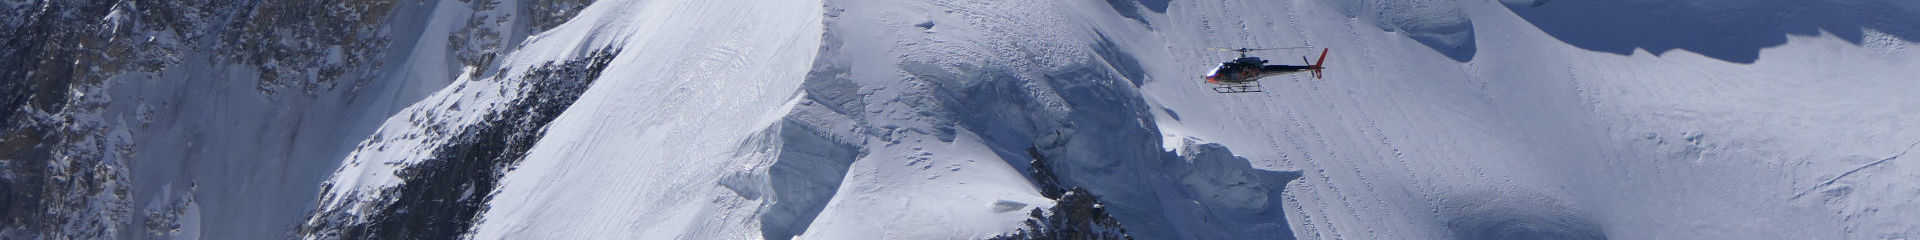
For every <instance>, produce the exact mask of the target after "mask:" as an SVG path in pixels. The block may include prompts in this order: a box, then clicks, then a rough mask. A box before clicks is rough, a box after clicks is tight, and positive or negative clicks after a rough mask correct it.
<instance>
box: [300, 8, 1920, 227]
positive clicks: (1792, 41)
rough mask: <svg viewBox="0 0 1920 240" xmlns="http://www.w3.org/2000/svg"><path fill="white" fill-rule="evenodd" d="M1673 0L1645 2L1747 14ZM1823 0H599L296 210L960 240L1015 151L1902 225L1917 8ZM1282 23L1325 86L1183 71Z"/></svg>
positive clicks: (1296, 79)
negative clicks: (1322, 52)
mask: <svg viewBox="0 0 1920 240" xmlns="http://www.w3.org/2000/svg"><path fill="white" fill-rule="evenodd" d="M1698 3H1699V4H1697V5H1688V6H1691V7H1689V8H1679V9H1680V10H1678V11H1681V12H1679V13H1668V12H1660V13H1661V14H1660V15H1655V16H1669V17H1672V16H1681V17H1674V18H1675V19H1692V17H1691V16H1692V15H1688V14H1690V13H1700V14H1714V13H1721V12H1720V11H1736V12H1737V11H1741V10H1753V8H1739V7H1727V8H1716V7H1715V6H1720V5H1714V4H1713V3H1714V2H1705V1H1702V2H1698ZM1835 4H1843V6H1853V7H1839V8H1834V9H1838V10H1829V11H1821V12H1816V13H1803V14H1804V15H1795V14H1794V13H1792V12H1787V13H1777V14H1723V15H1714V16H1727V17H1733V18H1757V19H1754V20H1753V21H1750V22H1754V23H1756V24H1758V23H1766V24H1774V23H1789V24H1781V25H1780V28H1790V27H1793V28H1794V29H1795V30H1796V31H1779V32H1780V33H1774V32H1773V31H1767V30H1771V29H1770V28H1768V27H1767V26H1764V25H1756V26H1746V25H1742V26H1741V27H1742V28H1740V29H1759V30H1755V31H1744V30H1743V32H1741V33H1742V34H1748V33H1752V32H1760V33H1762V34H1759V37H1766V38H1772V37H1783V38H1785V39H1786V41H1784V42H1780V43H1777V44H1772V45H1767V44H1760V45H1756V46H1751V47H1749V46H1746V45H1738V46H1732V47H1725V48H1711V49H1707V48H1703V46H1699V45H1685V44H1682V45H1671V47H1669V46H1670V45H1661V44H1666V43H1665V42H1658V41H1655V42H1653V43H1647V44H1644V45H1638V46H1633V45H1630V47H1639V48H1645V49H1647V50H1632V49H1636V48H1630V49H1629V51H1626V52H1618V51H1613V49H1612V48H1611V47H1614V45H1600V46H1596V45H1591V44H1589V43H1591V42H1594V41H1596V40H1594V39H1589V38H1591V37H1593V36H1592V35H1584V34H1566V33H1564V32H1562V30H1563V29H1561V28H1560V27H1559V26H1558V25H1555V24H1559V22H1554V21H1559V20H1561V19H1557V18H1552V17H1543V16H1554V15H1534V14H1535V13H1538V12H1536V11H1565V10H1560V9H1563V7H1568V6H1562V5H1563V4H1560V3H1553V2H1546V1H1532V2H1514V3H1510V4H1509V3H1500V2H1479V1H1460V2H1456V1H1306V0H1303V1H1281V2H1273V1H1235V0H1227V1H1152V0H1148V1H1027V2H1020V1H1015V2H1006V1H880V0H825V1H817V2H816V1H751V0H725V1H679V0H654V1H640V0H632V1H627V0H606V1H599V2H595V3H593V4H592V5H591V6H589V7H587V8H585V9H584V10H583V11H582V12H581V14H580V15H579V16H578V17H576V18H573V19H572V20H570V21H568V22H567V23H565V24H562V25H560V26H558V27H556V28H554V29H553V30H551V31H548V32H545V33H541V34H539V35H536V36H533V37H529V40H528V41H527V42H525V43H524V44H523V45H520V47H519V48H516V49H515V50H513V51H511V52H510V53H507V54H505V55H502V57H501V58H500V59H501V60H499V61H496V62H497V63H495V64H494V65H492V67H486V68H475V69H469V70H468V72H467V73H468V74H462V77H461V79H460V80H459V81H457V82H455V83H454V84H452V85H450V86H449V87H448V88H446V89H442V90H441V91H440V92H438V93H436V94H434V95H433V96H429V97H428V98H427V100H424V101H422V102H420V103H417V104H415V105H414V106H412V107H409V108H408V109H407V110H405V111H402V112H401V113H400V114H398V115H396V116H394V117H392V118H389V119H388V120H387V122H386V124H385V125H384V126H382V127H381V129H380V130H379V131H378V133H377V134H375V135H374V136H373V137H372V138H371V139H369V140H367V141H365V142H362V144H361V145H360V146H359V147H358V149H357V150H356V151H355V152H354V153H353V154H351V155H350V156H349V157H348V158H347V159H346V160H345V162H344V163H343V164H342V166H341V168H340V169H339V171H338V172H336V173H335V175H334V177H333V178H332V179H331V180H329V182H328V183H327V185H326V187H325V188H326V189H325V190H322V191H321V199H322V201H321V203H320V204H319V205H318V207H319V209H318V210H317V211H318V214H316V215H314V216H313V217H311V218H309V219H308V221H307V224H308V226H306V228H304V229H303V231H302V232H301V234H303V236H304V237H309V238H329V237H353V236H384V237H422V236H429V237H430V236H444V235H450V234H464V235H462V236H467V237H474V238H485V239H501V238H506V239H515V238H615V239H627V238H641V239H659V238H686V239H716V238H718V239H740V238H775V239H787V238H810V239H873V238H889V239H939V238H985V237H990V236H995V235H1000V234H1003V233H1008V232H1012V231H1014V230H1015V229H1016V228H1018V227H1021V224H1020V222H1021V221H1022V220H1025V219H1027V218H1028V217H1029V214H1028V213H1029V212H1030V211H1032V210H1034V209H1047V208H1049V207H1052V206H1053V205H1054V204H1055V203H1054V202H1053V200H1050V199H1049V198H1048V197H1047V196H1044V194H1042V192H1043V191H1046V190H1045V189H1046V188H1047V187H1045V186H1036V185H1037V184H1036V183H1035V181H1037V180H1033V179H1037V178H1039V177H1037V176H1038V174H1035V173H1034V172H1035V169H1030V166H1033V165H1029V162H1030V161H1032V160H1033V159H1035V158H1040V159H1046V161H1047V164H1048V165H1050V166H1052V167H1051V170H1047V172H1048V173H1050V174H1053V175H1057V176H1058V179H1059V180H1060V181H1061V184H1064V185H1070V186H1075V187H1082V188H1084V189H1086V190H1087V191H1089V192H1091V193H1093V194H1094V195H1097V196H1098V198H1099V200H1100V201H1101V203H1102V204H1103V205H1102V206H1104V208H1103V209H1104V210H1103V211H1104V213H1105V214H1110V215H1112V216H1113V217H1115V218H1116V219H1119V220H1120V221H1119V222H1120V223H1121V225H1122V226H1124V227H1125V228H1126V229H1127V231H1128V233H1129V234H1131V235H1132V236H1134V237H1138V238H1142V239H1271V238H1283V239H1284V238H1296V237H1297V238H1308V239H1349V238H1351V239H1449V238H1451V239H1508V238H1521V239H1532V238H1547V239H1862V238H1887V239H1900V238H1911V237H1913V236H1920V221H1916V220H1914V219H1913V218H1911V217H1907V216H1912V215H1914V214H1916V212H1914V211H1916V209H1915V208H1914V204H1915V200H1913V198H1911V196H1912V194H1914V193H1915V192H1920V185H1914V184H1913V182H1912V181H1911V180H1912V179H1914V177H1915V176H1920V170H1915V169H1913V168H1910V167H1902V166H1904V165H1901V164H1899V163H1900V162H1902V161H1904V160H1902V159H1900V156H1899V155H1900V154H1902V153H1904V152H1905V149H1907V148H1909V147H1911V145H1912V144H1913V143H1914V142H1915V141H1916V140H1920V132H1916V131H1915V128H1913V127H1914V123H1911V121H1906V120H1908V119H1920V113H1916V111H1914V110H1920V109H1915V108H1914V106H1920V105H1916V103H1920V102H1917V101H1920V98H1914V97H1910V96H1907V95H1910V94H1908V93H1911V92H1913V91H1914V90H1920V83H1916V82H1914V81H1913V80H1911V79H1912V78H1910V77H1903V76H1912V75H1914V74H1916V73H1920V62H1916V61H1915V60H1912V59H1913V56H1914V55H1916V54H1920V53H1916V52H1912V51H1909V50H1907V49H1909V47H1908V46H1909V45H1911V44H1913V42H1912V41H1909V40H1908V39H1912V38H1913V37H1914V34H1920V33H1916V32H1914V31H1913V27H1912V25H1902V24H1900V23H1899V22H1898V21H1899V20H1902V19H1907V18H1910V17H1902V16H1904V15H1898V14H1891V13H1888V12H1884V11H1881V10H1874V11H1864V10H1860V11H1853V10H1859V9H1879V8H1870V7H1872V6H1894V7H1893V8H1886V9H1894V10H1898V11H1896V12H1893V13H1911V12H1910V10H1913V9H1912V8H1911V7H1908V6H1907V5H1902V4H1901V3H1898V2H1893V1H1888V2H1877V1H1865V2H1846V3H1835ZM1565 5H1572V6H1573V7H1578V6H1583V5H1578V4H1565ZM1728 6H1732V5H1728ZM1861 6H1865V7H1861ZM1664 7H1670V5H1663V4H1661V3H1644V4H1642V3H1636V4H1634V5H1623V6H1622V7H1620V8H1623V9H1624V10H1620V11H1616V12H1633V10H1644V11H1655V12H1659V11H1667V10H1660V9H1666V8H1664ZM1632 8H1642V9H1632ZM1768 9H1771V8H1768ZM1849 9H1852V10H1849ZM1762 10H1764V9H1762ZM1755 11H1761V10H1755ZM1839 14H1858V15H1864V16H1869V17H1860V18H1852V16H1847V17H1849V18H1847V19H1854V20H1849V21H1838V22H1832V23H1840V24H1838V26H1835V25H1834V24H1829V23H1830V22H1821V24H1812V25H1813V26H1818V27H1816V28H1814V29H1815V31H1813V32H1812V33H1806V32H1801V31H1797V30H1798V29H1799V28H1797V26H1800V25H1793V24H1791V23H1802V22H1819V20H1820V19H1833V18H1840V17H1843V16H1837V15H1839ZM1873 16H1878V18H1876V17H1873ZM1809 19H1811V20H1809ZM1876 19H1878V20H1876ZM1856 20H1857V21H1856ZM1877 21H1893V22H1877ZM1739 23H1741V21H1724V22H1714V23H1711V24H1722V25H1724V24H1739ZM1711 24H1709V25H1707V26H1708V27H1707V28H1712V27H1715V26H1717V25H1711ZM1849 24H1851V25H1849ZM1908 24H1911V23H1908ZM1848 27H1852V28H1858V29H1861V30H1858V31H1853V30H1849V29H1845V28H1848ZM1829 28H1834V29H1829ZM1689 29H1694V30H1697V28H1696V27H1679V28H1666V29H1662V31H1659V32H1656V33H1658V34H1671V35H1679V36H1674V38H1682V39H1684V38H1686V37H1687V36H1712V34H1716V33H1715V32H1711V31H1689ZM1830 33H1840V34H1830ZM1847 33H1856V34H1858V36H1854V35H1851V34H1847ZM1769 34H1773V35H1769ZM1778 34H1785V35H1779V36H1775V35H1778ZM1626 39H1634V38H1626ZM1761 41H1762V42H1761V43H1766V42H1764V41H1765V40H1761ZM1291 46H1298V47H1310V48H1330V49H1332V50H1331V52H1332V54H1331V56H1329V57H1328V58H1327V63H1326V65H1327V66H1328V67H1329V69H1328V70H1327V78H1325V79H1312V78H1310V77H1306V76H1302V75H1295V76H1282V77H1274V78H1269V79H1266V80H1264V81H1263V82H1264V86H1265V88H1266V89H1267V90H1268V92H1265V93H1257V94H1218V93H1214V92H1212V91H1210V90H1207V87H1208V86H1207V85H1206V84H1205V83H1203V82H1200V81H1197V80H1195V79H1196V78H1198V74H1200V73H1203V72H1204V71H1205V70H1207V69H1206V68H1207V67H1211V66H1213V65H1214V64H1216V63H1217V62H1218V61H1222V60H1226V59H1228V58H1230V57H1232V55H1230V54H1229V53H1220V52H1214V51H1209V50H1207V48H1209V47H1291ZM1313 50H1318V49H1313ZM1669 50H1678V51H1669ZM1649 51H1654V52H1649ZM1693 51H1701V52H1705V54H1704V55H1703V54H1697V53H1694V52H1693ZM1745 51H1753V52H1754V53H1755V56H1757V57H1753V58H1752V59H1751V60H1750V61H1748V60H1747V58H1744V57H1740V55H1738V54H1739V53H1742V52H1745ZM1313 52H1317V51H1310V50H1307V49H1301V50H1297V51H1292V52H1288V51H1280V52H1261V53H1256V54H1255V55H1258V56H1263V57H1270V58H1272V59H1276V61H1275V63H1290V62H1291V60H1290V59H1291V58H1292V57H1293V56H1295V55H1308V54H1312V53H1313ZM1656 53H1657V54H1656ZM1721 54H1728V55H1721Z"/></svg>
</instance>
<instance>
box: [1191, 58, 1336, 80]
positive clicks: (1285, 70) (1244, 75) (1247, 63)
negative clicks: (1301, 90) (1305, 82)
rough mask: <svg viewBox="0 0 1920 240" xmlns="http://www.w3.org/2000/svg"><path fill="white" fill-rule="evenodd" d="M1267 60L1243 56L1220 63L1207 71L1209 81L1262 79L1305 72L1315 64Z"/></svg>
mask: <svg viewBox="0 0 1920 240" xmlns="http://www.w3.org/2000/svg"><path fill="white" fill-rule="evenodd" d="M1266 63H1267V60H1262V59H1260V58H1258V57H1243V58H1239V59H1234V60H1233V61H1228V62H1223V63H1220V65H1219V66H1215V67H1214V68H1213V71H1210V72H1207V76H1206V77H1207V82H1208V83H1213V84H1241V83H1247V82H1252V81H1257V80H1260V78H1265V77H1271V76H1278V75H1286V74H1290V73H1298V72H1305V71H1307V70H1311V69H1313V68H1314V67H1313V66H1294V65H1266Z"/></svg>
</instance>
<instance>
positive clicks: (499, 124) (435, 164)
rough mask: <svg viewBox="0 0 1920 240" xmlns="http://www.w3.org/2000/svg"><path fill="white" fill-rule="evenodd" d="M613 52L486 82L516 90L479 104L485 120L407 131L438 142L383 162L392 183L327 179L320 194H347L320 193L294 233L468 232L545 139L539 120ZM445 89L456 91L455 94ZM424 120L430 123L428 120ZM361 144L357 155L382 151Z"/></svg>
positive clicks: (582, 86) (398, 235)
mask: <svg viewBox="0 0 1920 240" xmlns="http://www.w3.org/2000/svg"><path fill="white" fill-rule="evenodd" d="M617 54H618V51H617V50H598V51H595V52H592V53H590V54H587V55H586V56H583V57H580V58H577V59H574V60H569V61H565V62H556V63H548V64H546V65H542V66H538V67H533V68H532V69H529V70H526V71H523V73H522V75H520V76H518V77H513V78H507V77H502V76H496V77H495V78H493V79H489V80H488V81H491V82H495V83H499V84H509V85H517V86H518V87H513V88H508V89H511V90H512V91H516V92H520V93H519V95H518V96H516V97H513V98H512V100H511V101H509V102H507V103H505V104H504V105H500V106H487V105H481V107H485V108H483V110H481V111H485V112H486V115H485V116H484V117H480V118H479V119H477V120H478V122H476V123H473V124H471V125H465V126H459V127H458V130H451V131H440V130H438V129H445V128H455V127H454V126H442V125H429V126H431V127H430V128H426V129H423V130H431V131H430V132H425V133H408V134H424V135H427V136H426V137H428V138H429V139H436V138H437V140H432V141H437V142H440V143H436V144H434V145H436V147H434V148H433V149H432V150H429V151H430V154H431V155H430V157H427V158H423V159H417V160H413V159H409V161H410V162H408V163H400V164H395V163H391V162H390V163H383V164H388V165H396V166H392V168H395V170H393V171H392V172H391V174H392V177H393V178H397V179H395V181H397V182H390V183H388V184H389V185H384V186H382V185H336V183H335V182H333V181H329V182H328V183H326V184H323V187H322V188H323V189H327V190H323V191H331V189H334V188H336V187H338V188H342V189H346V190H347V191H349V192H347V194H345V195H325V196H323V197H322V202H323V203H325V204H328V205H322V206H320V207H319V209H321V211H320V212H317V213H316V214H314V215H313V216H312V217H310V218H309V219H308V220H307V224H306V225H305V226H304V227H302V229H301V230H300V234H301V235H302V237H303V238H308V239H314V238H340V237H350V238H352V237H374V238H385V239H407V238H411V239H419V238H434V237H445V236H455V235H462V234H468V233H470V231H471V230H470V229H471V228H472V227H473V225H474V223H475V222H476V221H478V220H479V219H478V218H477V216H479V215H480V214H482V213H484V212H485V211H486V209H487V202H488V200H490V199H491V194H492V193H493V192H494V191H493V189H495V188H496V187H497V186H498V184H499V183H498V181H499V178H500V177H502V176H503V175H504V174H506V172H508V171H509V170H511V169H512V168H513V167H514V166H515V165H517V164H518V163H519V161H521V160H522V159H523V158H524V156H525V154H526V151H527V149H529V148H532V147H533V145H534V144H536V143H538V141H539V139H540V138H541V136H542V135H545V129H546V125H547V123H549V122H552V121H553V120H554V118H557V117H559V115H560V113H561V112H563V111H565V110H566V109H567V108H568V106H570V105H572V104H573V102H574V101H575V100H576V99H578V97H579V95H580V93H581V92H584V91H586V89H587V87H588V86H591V85H592V84H593V82H594V80H595V79H598V78H599V77H600V72H601V71H602V70H604V69H605V68H606V66H607V63H608V61H610V60H612V59H613V56H616V55H617ZM502 72H505V71H502ZM451 92H452V93H455V94H462V93H464V92H462V91H460V89H455V90H454V91H451ZM459 104H460V103H455V105H453V110H459V107H458V106H459ZM468 104H484V103H468ZM426 121H427V122H429V123H427V124H436V123H437V122H436V121H435V119H431V118H429V119H427V120H426ZM415 124H419V122H415ZM370 141H371V140H370ZM362 146H363V149H362V150H377V149H367V147H376V148H384V145H371V144H363V145H362ZM356 156H357V155H356ZM344 168H345V167H344V166H343V169H344Z"/></svg>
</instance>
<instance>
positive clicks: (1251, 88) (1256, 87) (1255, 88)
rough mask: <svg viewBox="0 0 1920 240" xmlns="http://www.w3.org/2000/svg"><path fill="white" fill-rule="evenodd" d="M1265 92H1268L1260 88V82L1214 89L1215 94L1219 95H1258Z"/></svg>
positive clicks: (1226, 85) (1223, 85) (1228, 85)
mask: <svg viewBox="0 0 1920 240" xmlns="http://www.w3.org/2000/svg"><path fill="white" fill-rule="evenodd" d="M1265 91H1267V89H1266V88H1262V87H1260V82H1249V83H1235V84H1222V85H1220V86H1214V87H1213V92H1217V93H1256V92H1265Z"/></svg>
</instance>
